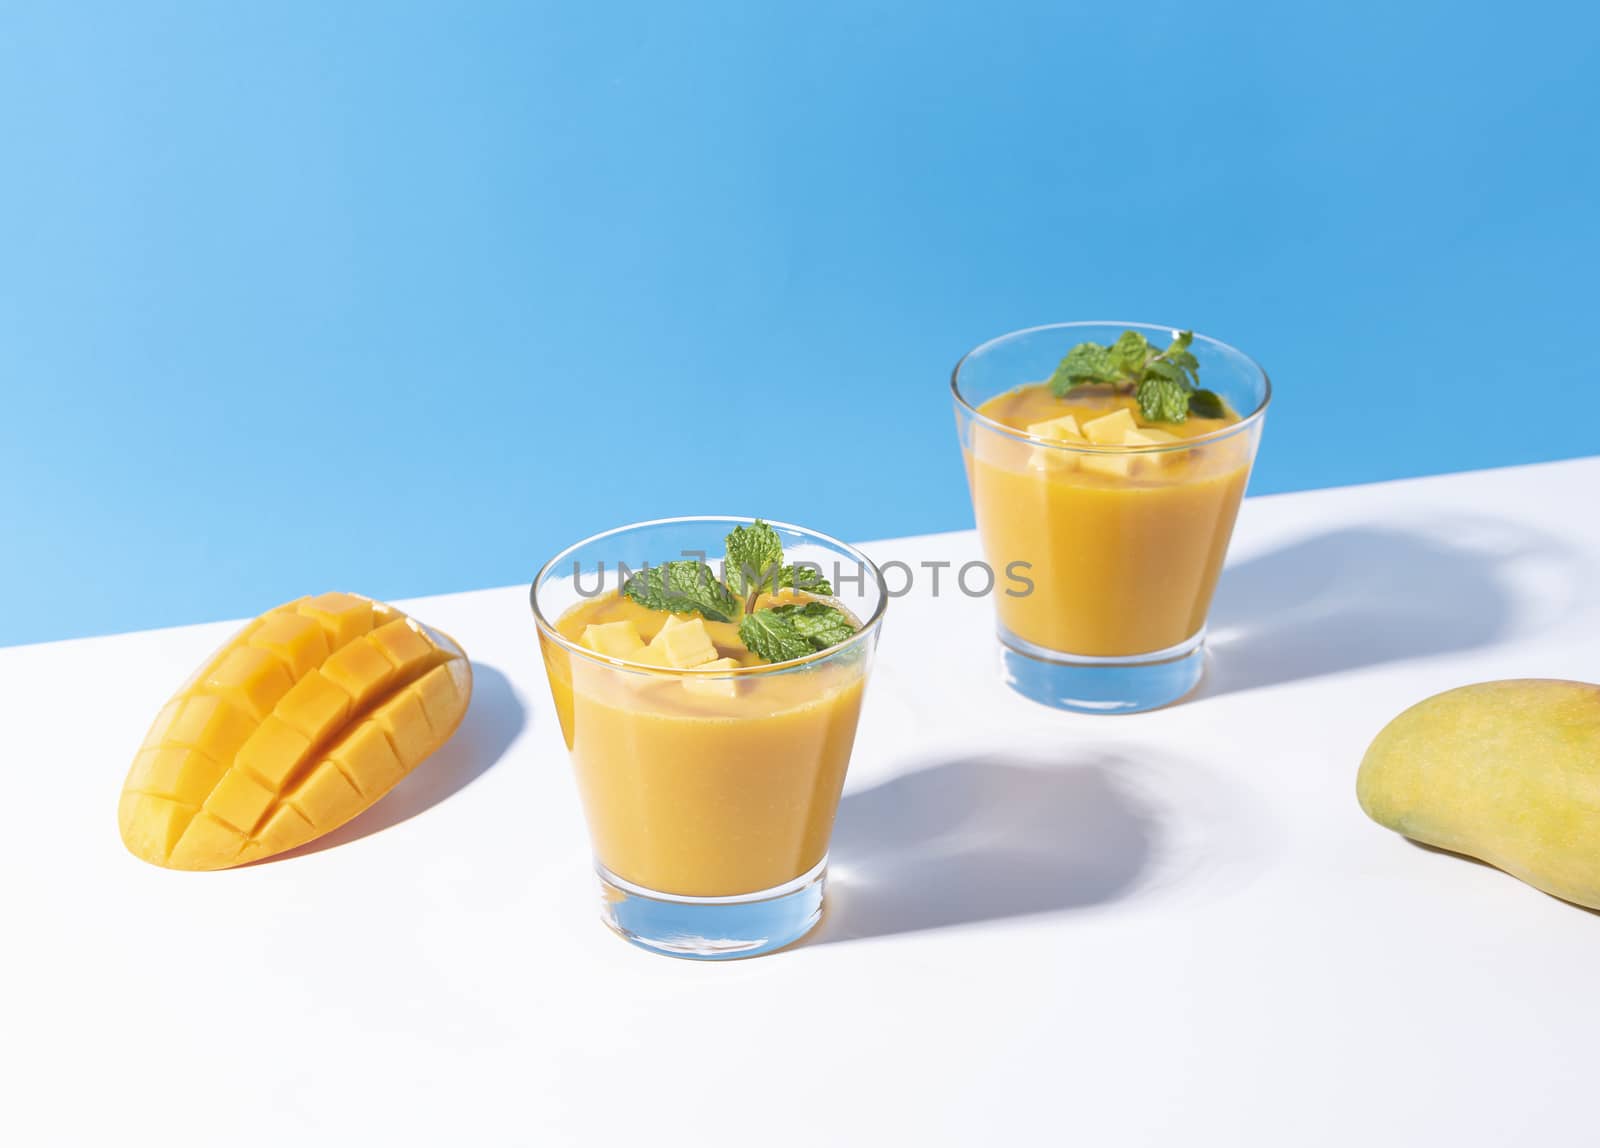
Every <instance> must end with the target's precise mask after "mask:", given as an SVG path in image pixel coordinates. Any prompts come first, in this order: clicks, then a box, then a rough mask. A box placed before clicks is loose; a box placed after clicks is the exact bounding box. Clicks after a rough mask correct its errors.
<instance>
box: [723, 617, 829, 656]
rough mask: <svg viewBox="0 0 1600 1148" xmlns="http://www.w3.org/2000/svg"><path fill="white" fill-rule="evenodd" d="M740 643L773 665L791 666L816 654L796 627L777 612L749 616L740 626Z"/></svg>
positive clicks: (742, 620) (741, 621)
mask: <svg viewBox="0 0 1600 1148" xmlns="http://www.w3.org/2000/svg"><path fill="white" fill-rule="evenodd" d="M739 640H740V641H741V642H743V643H744V647H745V649H747V650H749V651H750V652H751V653H752V654H755V655H756V656H758V657H762V658H765V659H767V661H769V662H787V661H790V660H791V659H793V658H803V657H805V656H806V655H807V654H810V653H813V652H814V650H813V649H812V646H811V643H810V642H809V641H807V640H806V638H805V636H804V635H802V634H801V633H800V631H799V630H797V629H795V627H794V623H792V622H790V621H789V619H787V618H785V617H784V616H783V615H782V614H779V613H778V612H777V611H776V610H757V611H756V612H755V613H753V614H746V615H745V616H744V617H743V618H742V619H741V620H740V622H739Z"/></svg>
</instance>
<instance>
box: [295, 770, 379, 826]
mask: <svg viewBox="0 0 1600 1148" xmlns="http://www.w3.org/2000/svg"><path fill="white" fill-rule="evenodd" d="M291 800H292V801H293V802H294V804H295V808H296V809H298V810H299V811H300V812H301V813H302V814H304V815H305V817H306V819H307V820H309V821H310V822H311V824H313V825H315V826H316V827H317V831H318V832H319V833H326V832H327V831H328V830H330V829H333V828H336V827H338V826H340V825H342V824H344V823H345V822H346V821H348V820H350V818H352V817H354V816H355V815H356V814H357V813H360V812H361V810H362V808H363V807H364V806H365V805H366V802H365V801H363V800H362V798H361V793H360V791H359V790H357V789H356V787H355V786H354V785H353V784H352V783H351V782H350V780H349V779H348V778H347V777H345V775H344V774H343V773H341V772H340V771H339V767H338V766H337V765H335V764H334V763H333V762H332V761H324V762H322V763H321V764H320V765H318V766H317V767H316V768H315V769H313V770H312V771H311V772H310V773H309V774H308V775H307V776H306V779H305V780H304V781H302V782H301V783H300V785H299V787H298V788H296V789H295V791H294V794H293V796H292V797H291Z"/></svg>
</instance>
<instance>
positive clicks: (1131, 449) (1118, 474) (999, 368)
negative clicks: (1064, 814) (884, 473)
mask: <svg viewBox="0 0 1600 1148" xmlns="http://www.w3.org/2000/svg"><path fill="white" fill-rule="evenodd" d="M1202 378H1203V379H1204V382H1202V381H1201V380H1202ZM951 390H952V392H953V395H954V398H955V409H956V426H957V430H958V432H959V434H960V438H961V448H962V455H963V459H964V462H965V464H966V473H967V482H968V485H969V487H970V489H971V492H972V505H973V512H974V517H975V518H976V520H977V526H978V535H979V537H980V539H981V540H982V543H983V550H984V556H985V558H986V559H987V560H988V563H989V565H990V566H991V567H992V568H993V569H994V571H995V573H996V577H997V584H999V585H1001V586H1002V587H1003V588H1002V589H999V590H997V591H996V592H995V594H994V602H995V612H996V615H997V621H998V623H999V626H998V629H999V637H1000V644H1001V662H1002V665H1003V667H1004V672H1005V675H1006V681H1007V683H1008V684H1009V685H1010V686H1012V688H1013V689H1015V690H1017V691H1018V692H1019V693H1021V694H1023V695H1025V696H1027V697H1030V698H1032V699H1033V700H1035V701H1039V702H1043V703H1044V704H1046V705H1049V706H1052V707H1054V708H1057V709H1066V710H1075V711H1079V712H1084V713H1134V712H1138V711H1140V710H1147V709H1154V708H1156V707H1158V706H1162V705H1166V704H1168V703H1170V702H1173V701H1176V700H1177V699H1179V698H1181V697H1183V696H1184V695H1185V694H1187V693H1188V692H1189V691H1190V690H1192V689H1193V688H1194V687H1195V686H1196V685H1197V684H1198V683H1199V681H1200V677H1201V674H1202V673H1203V671H1204V666H1205V650H1204V636H1205V624H1206V615H1207V613H1208V612H1209V610H1210V608H1211V598H1212V595H1213V593H1214V591H1215V590H1216V586H1217V580H1218V577H1219V576H1220V574H1221V571H1222V565H1223V559H1224V557H1225V555H1226V554H1227V550H1228V542H1229V540H1230V538H1231V537H1232V534H1233V525H1234V520H1235V518H1236V517H1237V516H1238V513H1239V504H1240V502H1241V500H1242V499H1243V498H1244V492H1245V486H1246V483H1247V482H1248V480H1249V477H1250V468H1251V465H1252V464H1253V462H1254V459H1255V451H1256V445H1257V443H1258V442H1259V440H1260V434H1261V425H1262V420H1263V418H1264V416H1265V412H1266V407H1267V403H1268V401H1269V399H1270V395H1271V387H1270V384H1269V383H1268V381H1267V377H1266V373H1265V372H1264V371H1262V370H1261V368H1260V367H1259V366H1257V365H1256V364H1255V363H1254V362H1253V361H1252V360H1250V359H1249V358H1248V357H1246V356H1245V355H1243V354H1242V353H1240V352H1239V351H1237V350H1235V349H1234V348H1232V347H1229V346H1227V345H1226V344H1224V343H1219V342H1218V341H1216V340H1215V339H1208V338H1205V337H1204V336H1198V337H1197V336H1196V335H1195V334H1194V333H1193V332H1190V331H1175V330H1172V329H1171V328H1161V327H1155V326H1150V325H1139V324H1133V325H1124V324H1108V323H1058V324H1054V325H1051V326H1047V327H1034V328H1031V329H1029V330H1025V331H1015V332H1012V333H1011V334H1009V335H1002V336H1001V337H1000V338H998V339H992V340H990V341H989V342H987V343H985V344H983V345H982V346H980V347H978V348H976V349H974V350H973V351H972V352H970V353H969V354H967V355H966V356H965V357H964V358H962V360H961V362H960V363H959V364H957V366H956V370H955V373H954V376H953V377H952V379H951Z"/></svg>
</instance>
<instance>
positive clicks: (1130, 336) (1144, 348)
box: [1111, 331, 1154, 379]
mask: <svg viewBox="0 0 1600 1148" xmlns="http://www.w3.org/2000/svg"><path fill="white" fill-rule="evenodd" d="M1153 350H1154V349H1153V348H1152V347H1151V346H1150V342H1149V340H1148V339H1146V338H1145V337H1144V336H1143V335H1141V334H1139V332H1137V331H1124V332H1122V334H1121V335H1120V336H1119V337H1118V338H1117V341H1116V342H1115V343H1113V344H1112V345H1111V361H1112V362H1113V363H1115V364H1116V367H1117V371H1118V372H1119V373H1121V374H1124V375H1127V376H1128V377H1130V378H1135V379H1136V378H1138V377H1139V372H1140V371H1142V370H1144V364H1145V360H1147V359H1149V358H1150V356H1151V354H1152V353H1153Z"/></svg>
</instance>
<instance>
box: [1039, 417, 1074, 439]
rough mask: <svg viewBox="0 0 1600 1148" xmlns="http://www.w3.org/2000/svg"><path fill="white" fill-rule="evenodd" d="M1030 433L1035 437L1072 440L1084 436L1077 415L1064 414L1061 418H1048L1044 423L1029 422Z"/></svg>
mask: <svg viewBox="0 0 1600 1148" xmlns="http://www.w3.org/2000/svg"><path fill="white" fill-rule="evenodd" d="M1028 433H1029V434H1031V435H1033V436H1034V437H1035V438H1054V439H1067V440H1071V439H1081V438H1082V437H1083V430H1082V429H1081V428H1080V427H1079V426H1078V418H1077V416H1076V415H1062V416H1060V417H1059V418H1053V419H1046V420H1045V421H1044V422H1042V423H1029V424H1028Z"/></svg>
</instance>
